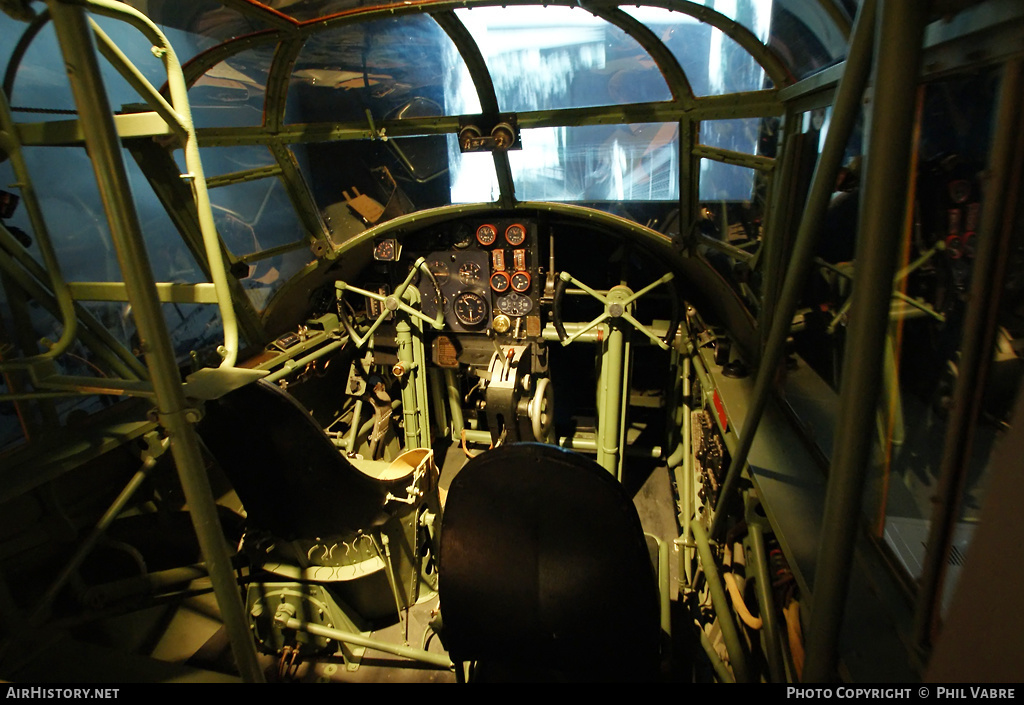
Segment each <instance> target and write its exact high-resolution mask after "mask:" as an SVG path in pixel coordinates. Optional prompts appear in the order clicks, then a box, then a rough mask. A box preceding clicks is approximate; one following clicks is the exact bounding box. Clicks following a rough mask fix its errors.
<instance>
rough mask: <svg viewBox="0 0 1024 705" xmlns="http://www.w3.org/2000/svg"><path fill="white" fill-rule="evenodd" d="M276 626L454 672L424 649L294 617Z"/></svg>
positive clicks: (442, 659) (448, 662)
mask: <svg viewBox="0 0 1024 705" xmlns="http://www.w3.org/2000/svg"><path fill="white" fill-rule="evenodd" d="M274 622H275V624H277V625H278V626H281V627H283V628H285V629H295V630H298V631H304V632H309V633H310V634H313V635H314V636H322V637H325V638H327V639H333V640H334V641H340V642H342V643H345V644H353V645H354V646H362V647H365V648H367V649H373V650H374V651H383V652H384V653H386V654H394V655H395V656H401V657H402V658H407V659H412V660H414V661H421V662H422V663H429V664H430V665H432V666H438V667H440V668H444V669H448V670H454V669H455V664H454V663H452V660H451V659H450V658H448V657H447V656H442V655H440V654H434V653H431V652H429V651H423V650H422V649H414V648H412V647H409V646H399V645H397V644H387V643H385V642H382V641H377V640H375V639H368V638H367V637H364V636H363V635H362V634H353V633H351V632H343V631H341V630H340V629H331V628H330V627H324V626H321V625H319V624H310V623H308V622H302V621H300V620H298V619H295V618H294V617H292V618H288V619H283V618H277V617H275V618H274Z"/></svg>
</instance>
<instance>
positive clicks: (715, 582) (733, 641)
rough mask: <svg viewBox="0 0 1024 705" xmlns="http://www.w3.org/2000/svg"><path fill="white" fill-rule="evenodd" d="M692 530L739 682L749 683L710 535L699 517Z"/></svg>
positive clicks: (743, 655)
mask: <svg viewBox="0 0 1024 705" xmlns="http://www.w3.org/2000/svg"><path fill="white" fill-rule="evenodd" d="M690 530H691V531H692V532H693V539H694V542H695V543H696V544H697V554H698V555H699V556H700V563H701V567H702V568H703V569H704V577H705V578H706V579H707V581H708V588H709V589H710V590H711V603H712V604H713V605H714V608H715V614H716V615H718V625H719V628H720V629H721V630H722V638H723V639H724V640H725V648H726V650H728V652H729V660H730V662H731V663H732V670H733V673H734V674H736V680H737V681H738V682H740V683H749V682H750V675H749V673H748V671H747V655H746V652H745V651H744V650H743V645H742V644H741V643H740V636H739V632H738V631H737V630H736V620H735V619H734V618H733V614H732V606H731V605H730V604H729V600H728V599H727V598H726V595H725V588H724V587H723V586H722V579H721V576H720V575H719V573H718V565H717V564H716V563H715V557H714V554H712V552H711V545H710V544H709V543H708V535H707V533H706V532H705V531H704V527H703V526H701V523H700V521H698V520H697V519H694V520H693V521H691V522H690ZM702 631H703V630H702Z"/></svg>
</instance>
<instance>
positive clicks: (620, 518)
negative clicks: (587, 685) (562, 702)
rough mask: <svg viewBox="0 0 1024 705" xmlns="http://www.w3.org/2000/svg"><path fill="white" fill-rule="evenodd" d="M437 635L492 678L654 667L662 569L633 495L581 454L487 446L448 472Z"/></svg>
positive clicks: (633, 676) (581, 677) (631, 675)
mask: <svg viewBox="0 0 1024 705" xmlns="http://www.w3.org/2000/svg"><path fill="white" fill-rule="evenodd" d="M438 592H439V595H440V610H441V617H442V621H443V628H442V630H441V631H440V636H441V639H442V643H443V644H444V645H445V647H446V648H447V649H448V651H449V654H450V655H451V657H452V659H453V660H455V661H456V662H457V663H458V662H474V663H475V667H474V675H475V676H476V677H477V678H478V679H480V680H494V681H515V680H523V681H538V680H541V681H556V682H557V681H568V682H580V681H646V680H654V679H656V678H657V676H658V664H659V643H660V639H661V631H660V611H659V598H658V594H659V592H658V581H657V579H656V577H655V571H654V567H653V565H652V563H651V559H650V554H649V551H648V547H647V543H646V541H645V537H644V533H643V529H642V528H641V525H640V519H639V517H638V515H637V512H636V509H635V507H634V505H633V502H632V500H631V498H630V497H629V495H628V494H627V493H626V492H625V490H624V489H623V488H622V486H621V485H620V484H619V483H618V482H616V481H615V479H614V478H613V477H612V476H611V475H610V474H609V473H608V472H607V471H606V470H604V469H603V468H601V467H600V466H599V465H597V464H596V463H595V462H593V461H592V460H590V459H589V458H586V457H584V456H582V455H579V454H576V453H572V452H569V451H565V450H563V449H561V448H558V447H555V446H550V445H541V444H535V443H523V444H513V445H508V446H500V447H498V448H495V449H494V450H491V451H488V452H486V453H483V454H481V455H479V456H477V457H475V458H474V459H472V460H471V461H470V462H468V463H467V464H466V466H465V467H464V468H463V469H462V470H460V471H459V473H458V474H457V475H456V476H455V478H454V479H453V480H452V484H451V487H450V489H449V493H448V497H447V501H446V504H445V510H444V517H443V521H442V526H441V547H440V556H439V576H438Z"/></svg>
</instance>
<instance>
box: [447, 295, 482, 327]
mask: <svg viewBox="0 0 1024 705" xmlns="http://www.w3.org/2000/svg"><path fill="white" fill-rule="evenodd" d="M453 310H454V311H455V317H456V318H457V319H459V323H461V324H462V325H464V326H466V327H467V328H471V327H473V326H478V325H480V323H482V322H483V320H484V318H486V316H487V302H486V301H485V300H484V297H482V296H480V294H476V293H474V292H472V291H464V292H462V293H461V294H459V296H458V298H456V299H455V305H454V307H453Z"/></svg>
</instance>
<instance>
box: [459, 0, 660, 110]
mask: <svg viewBox="0 0 1024 705" xmlns="http://www.w3.org/2000/svg"><path fill="white" fill-rule="evenodd" d="M455 12H456V14H457V15H458V17H459V19H460V20H462V22H463V23H464V24H465V25H466V28H467V29H468V30H469V31H470V33H471V34H472V35H473V39H474V40H476V43H477V45H478V46H479V47H480V51H481V52H482V53H483V55H484V60H485V61H486V63H487V69H488V71H490V74H491V78H492V80H493V82H494V90H495V93H496V94H497V96H498V107H499V108H500V109H501V110H505V111H516V112H519V111H528V110H548V109H555V108H581V107H591V106H597V105H621V104H624V103H635V102H646V101H661V100H670V99H671V98H672V94H671V91H669V88H668V86H667V85H666V83H665V79H664V78H663V77H662V75H661V73H660V72H659V71H658V70H657V68H655V66H654V63H653V61H652V59H651V57H650V55H649V54H647V52H645V51H644V50H643V49H642V48H641V47H640V45H639V44H637V43H636V41H635V40H634V39H632V38H631V37H629V35H627V34H626V33H625V32H623V31H622V30H620V29H618V28H617V27H614V26H612V25H610V24H608V23H607V22H605V21H604V20H602V19H599V18H597V17H594V16H593V15H591V14H590V13H588V12H585V11H583V10H580V9H573V8H568V7H515V6H510V7H486V8H474V9H473V10H456V11H455Z"/></svg>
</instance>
